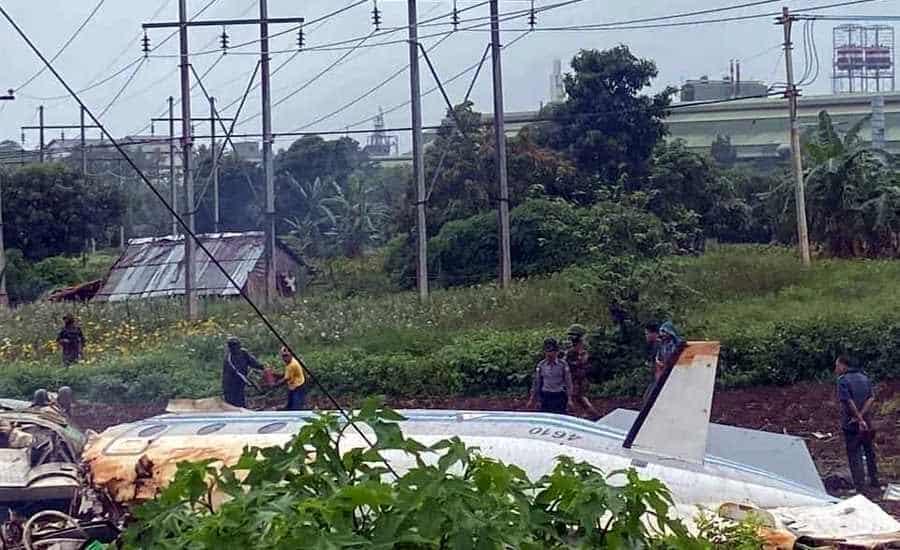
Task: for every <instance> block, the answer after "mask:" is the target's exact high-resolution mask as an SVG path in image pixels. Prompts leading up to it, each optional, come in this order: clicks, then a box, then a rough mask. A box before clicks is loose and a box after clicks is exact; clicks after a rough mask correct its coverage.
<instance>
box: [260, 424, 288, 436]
mask: <svg viewBox="0 0 900 550" xmlns="http://www.w3.org/2000/svg"><path fill="white" fill-rule="evenodd" d="M286 426H287V422H272V423H271V424H266V425H265V426H263V427H262V428H260V429H259V430H257V433H261V434H273V433H275V432H280V431H281V430H283V429H284V428H285V427H286Z"/></svg>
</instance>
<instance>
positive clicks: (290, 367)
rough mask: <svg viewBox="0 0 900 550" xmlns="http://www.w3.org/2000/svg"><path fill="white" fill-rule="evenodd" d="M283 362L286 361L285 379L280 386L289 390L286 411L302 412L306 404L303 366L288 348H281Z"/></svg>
mask: <svg viewBox="0 0 900 550" xmlns="http://www.w3.org/2000/svg"><path fill="white" fill-rule="evenodd" d="M281 360H282V361H284V378H282V379H281V382H279V383H278V384H279V385H281V384H284V385H285V386H287V389H288V399H287V406H286V407H285V408H284V410H286V411H301V410H303V409H304V405H305V403H306V389H307V388H306V375H305V374H304V372H303V366H302V365H300V361H298V360H297V358H296V357H294V356H293V355H291V351H290V350H289V349H287V348H286V347H282V348H281Z"/></svg>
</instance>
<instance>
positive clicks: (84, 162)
mask: <svg viewBox="0 0 900 550" xmlns="http://www.w3.org/2000/svg"><path fill="white" fill-rule="evenodd" d="M80 113H81V119H80V120H81V177H82V178H87V139H86V137H85V126H84V107H82V108H81V109H80Z"/></svg>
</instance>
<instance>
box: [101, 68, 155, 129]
mask: <svg viewBox="0 0 900 550" xmlns="http://www.w3.org/2000/svg"><path fill="white" fill-rule="evenodd" d="M145 61H146V60H145ZM143 66H144V63H143V62H141V63H140V64H139V65H138V66H137V67H135V68H134V72H133V73H131V76H129V77H128V80H126V81H125V84H123V85H122V87H121V88H120V89H119V91H118V92H117V93H116V95H115V96H113V98H112V100H110V102H109V103H107V104H106V107H104V108H103V110H102V111H100V114H99V115H98V116H101V117H102V116H104V115H106V113H107V111H109V110H110V109H111V108H112V106H113V105H115V103H116V101H118V99H119V98H120V97H122V94H123V93H124V92H125V90H126V89H127V88H128V86H129V85H131V83H132V82H133V81H134V77H136V76H137V74H138V72H139V71H140V70H141V68H142V67H143Z"/></svg>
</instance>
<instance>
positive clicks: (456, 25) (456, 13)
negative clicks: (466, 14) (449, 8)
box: [451, 0, 459, 31]
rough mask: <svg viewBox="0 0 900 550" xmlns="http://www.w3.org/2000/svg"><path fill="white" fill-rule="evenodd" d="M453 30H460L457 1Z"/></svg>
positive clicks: (454, 7)
mask: <svg viewBox="0 0 900 550" xmlns="http://www.w3.org/2000/svg"><path fill="white" fill-rule="evenodd" d="M451 20H452V21H453V30H455V31H456V30H459V10H458V9H457V8H456V0H453V16H452V19H451Z"/></svg>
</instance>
